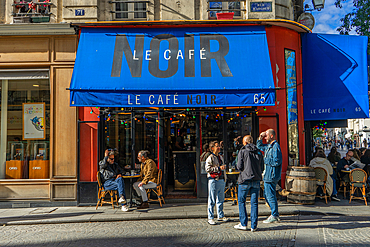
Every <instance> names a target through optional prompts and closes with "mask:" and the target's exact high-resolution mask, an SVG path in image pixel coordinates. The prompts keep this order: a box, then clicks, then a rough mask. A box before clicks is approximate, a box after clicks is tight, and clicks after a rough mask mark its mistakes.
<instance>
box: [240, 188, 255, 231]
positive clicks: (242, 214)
mask: <svg viewBox="0 0 370 247" xmlns="http://www.w3.org/2000/svg"><path fill="white" fill-rule="evenodd" d="M249 190H250V191H251V228H252V229H256V228H257V222H258V194H259V192H260V181H245V182H244V183H242V184H239V188H238V204H239V220H240V223H241V224H242V226H247V224H248V216H247V210H246V209H245V200H246V198H247V195H248V192H249Z"/></svg>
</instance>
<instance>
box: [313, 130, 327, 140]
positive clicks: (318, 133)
mask: <svg viewBox="0 0 370 247" xmlns="http://www.w3.org/2000/svg"><path fill="white" fill-rule="evenodd" d="M312 136H313V138H314V139H315V140H316V138H318V137H323V136H324V131H323V130H322V129H317V128H314V129H313V130H312Z"/></svg>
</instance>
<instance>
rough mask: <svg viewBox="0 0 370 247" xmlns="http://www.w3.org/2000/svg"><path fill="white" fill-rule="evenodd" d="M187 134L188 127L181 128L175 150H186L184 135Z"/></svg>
mask: <svg viewBox="0 0 370 247" xmlns="http://www.w3.org/2000/svg"><path fill="white" fill-rule="evenodd" d="M185 135H186V129H180V131H179V136H178V137H177V138H176V143H175V150H176V151H182V150H185V142H184V136H185Z"/></svg>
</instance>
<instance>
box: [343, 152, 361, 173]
mask: <svg viewBox="0 0 370 247" xmlns="http://www.w3.org/2000/svg"><path fill="white" fill-rule="evenodd" d="M351 151H352V152H353V157H352V158H351V161H353V163H352V164H350V165H349V167H345V168H348V169H349V170H353V169H355V168H360V169H364V168H365V164H363V163H362V162H361V161H360V156H359V154H360V151H359V150H358V149H351Z"/></svg>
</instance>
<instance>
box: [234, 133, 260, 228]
mask: <svg viewBox="0 0 370 247" xmlns="http://www.w3.org/2000/svg"><path fill="white" fill-rule="evenodd" d="M243 145H244V146H243V147H242V148H241V149H240V151H239V153H238V163H237V165H236V167H237V169H238V170H239V171H240V174H239V178H238V184H239V187H238V203H239V220H240V223H239V224H238V225H235V226H234V228H235V229H238V230H247V223H248V216H247V212H246V209H245V204H246V198H247V195H248V192H249V191H250V195H251V200H250V204H251V215H250V217H251V232H254V231H256V230H257V222H258V195H259V192H260V181H261V180H262V170H263V156H262V153H261V152H260V150H258V149H257V146H256V145H254V144H253V138H252V136H250V135H246V136H244V137H243Z"/></svg>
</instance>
